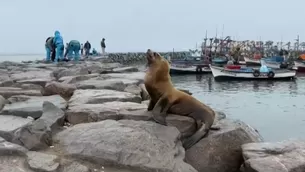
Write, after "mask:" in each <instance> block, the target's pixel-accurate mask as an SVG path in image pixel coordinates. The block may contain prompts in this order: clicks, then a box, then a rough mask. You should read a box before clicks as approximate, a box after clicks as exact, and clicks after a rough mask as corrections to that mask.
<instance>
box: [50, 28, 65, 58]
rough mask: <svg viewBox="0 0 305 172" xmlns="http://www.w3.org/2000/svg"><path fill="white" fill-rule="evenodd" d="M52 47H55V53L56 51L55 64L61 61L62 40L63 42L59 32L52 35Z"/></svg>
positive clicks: (62, 53)
mask: <svg viewBox="0 0 305 172" xmlns="http://www.w3.org/2000/svg"><path fill="white" fill-rule="evenodd" d="M53 45H54V46H55V51H56V55H55V62H58V61H60V60H63V56H64V40H63V38H62V36H61V35H60V32H59V31H55V33H54V39H53Z"/></svg>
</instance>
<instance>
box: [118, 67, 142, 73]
mask: <svg viewBox="0 0 305 172" xmlns="http://www.w3.org/2000/svg"><path fill="white" fill-rule="evenodd" d="M112 71H113V72H118V73H125V72H139V69H138V68H136V67H121V68H115V69H113V70H112Z"/></svg>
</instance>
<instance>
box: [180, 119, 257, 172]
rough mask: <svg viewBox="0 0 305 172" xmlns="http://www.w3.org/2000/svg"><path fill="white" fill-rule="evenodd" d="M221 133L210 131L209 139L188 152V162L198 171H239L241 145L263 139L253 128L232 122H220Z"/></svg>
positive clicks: (201, 141)
mask: <svg viewBox="0 0 305 172" xmlns="http://www.w3.org/2000/svg"><path fill="white" fill-rule="evenodd" d="M217 125H219V126H220V127H221V129H220V130H219V131H210V134H209V135H208V137H205V138H203V139H201V140H200V141H199V142H198V143H197V144H195V145H194V146H193V147H191V148H190V149H188V150H187V151H186V157H185V159H186V162H187V163H189V164H191V165H192V166H193V167H194V168H195V169H197V170H198V171H208V172H219V171H221V172H232V171H238V170H239V168H240V166H241V163H242V162H243V160H242V156H241V155H242V150H241V145H243V144H245V143H251V142H261V141H262V140H263V139H262V137H261V136H260V135H259V133H257V132H256V131H255V130H254V129H253V128H252V127H250V126H249V125H247V124H245V123H243V122H241V121H232V120H228V119H225V120H220V121H219V123H218V124H217Z"/></svg>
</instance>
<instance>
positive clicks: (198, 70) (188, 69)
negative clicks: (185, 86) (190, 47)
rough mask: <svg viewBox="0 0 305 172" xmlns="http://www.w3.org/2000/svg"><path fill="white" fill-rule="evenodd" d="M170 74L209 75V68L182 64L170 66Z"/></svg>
mask: <svg viewBox="0 0 305 172" xmlns="http://www.w3.org/2000/svg"><path fill="white" fill-rule="evenodd" d="M170 73H171V74H202V73H211V69H210V68H209V66H201V65H196V66H195V65H190V66H188V65H183V64H171V66H170Z"/></svg>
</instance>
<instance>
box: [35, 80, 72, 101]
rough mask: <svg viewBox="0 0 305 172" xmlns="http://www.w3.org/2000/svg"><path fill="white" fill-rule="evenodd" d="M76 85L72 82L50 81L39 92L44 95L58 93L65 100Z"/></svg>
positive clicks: (69, 96)
mask: <svg viewBox="0 0 305 172" xmlns="http://www.w3.org/2000/svg"><path fill="white" fill-rule="evenodd" d="M75 90H76V87H75V86H74V85H72V84H65V83H60V82H56V81H53V82H50V83H47V84H46V85H45V87H44V88H43V89H41V94H42V95H44V96H50V95H56V94H58V95H60V96H61V97H62V98H64V99H65V100H69V99H70V98H71V96H72V95H73V93H74V91H75Z"/></svg>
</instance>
